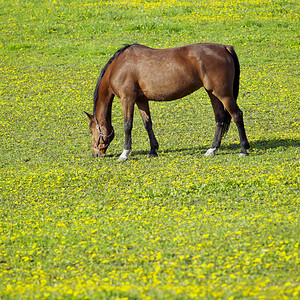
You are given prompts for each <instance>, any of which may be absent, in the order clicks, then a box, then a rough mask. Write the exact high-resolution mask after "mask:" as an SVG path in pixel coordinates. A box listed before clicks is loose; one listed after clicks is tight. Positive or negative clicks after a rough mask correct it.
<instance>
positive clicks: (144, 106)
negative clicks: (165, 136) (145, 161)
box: [136, 99, 159, 157]
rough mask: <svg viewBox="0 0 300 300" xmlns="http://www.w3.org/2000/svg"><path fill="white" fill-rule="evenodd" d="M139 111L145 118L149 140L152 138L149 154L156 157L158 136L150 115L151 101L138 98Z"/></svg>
mask: <svg viewBox="0 0 300 300" xmlns="http://www.w3.org/2000/svg"><path fill="white" fill-rule="evenodd" d="M136 104H137V106H138V108H139V112H140V114H141V117H142V119H143V123H144V127H145V129H146V131H147V133H148V136H149V140H150V152H149V154H148V156H149V157H156V156H157V152H156V150H158V147H159V145H158V142H157V140H156V137H155V135H154V132H153V129H152V120H151V115H150V109H149V102H148V100H140V99H139V100H138V101H137V102H136Z"/></svg>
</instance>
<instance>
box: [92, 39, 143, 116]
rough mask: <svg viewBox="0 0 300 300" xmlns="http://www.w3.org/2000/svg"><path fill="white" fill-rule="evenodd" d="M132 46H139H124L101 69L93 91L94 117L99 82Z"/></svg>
mask: <svg viewBox="0 0 300 300" xmlns="http://www.w3.org/2000/svg"><path fill="white" fill-rule="evenodd" d="M134 45H139V44H126V45H125V46H124V47H123V48H121V49H119V50H117V51H116V53H115V54H114V55H113V56H112V57H111V58H110V59H109V61H108V62H107V63H106V65H105V66H104V67H103V69H102V71H101V73H100V75H99V77H98V80H97V84H96V88H95V91H94V111H93V114H94V116H95V115H96V102H97V99H98V90H99V86H100V83H101V80H102V78H103V76H104V74H105V72H106V70H107V69H108V67H109V66H110V64H111V63H112V62H113V61H114V60H115V59H116V58H117V57H118V56H119V55H120V54H121V53H122V52H124V51H125V50H126V49H128V48H130V47H132V46H134Z"/></svg>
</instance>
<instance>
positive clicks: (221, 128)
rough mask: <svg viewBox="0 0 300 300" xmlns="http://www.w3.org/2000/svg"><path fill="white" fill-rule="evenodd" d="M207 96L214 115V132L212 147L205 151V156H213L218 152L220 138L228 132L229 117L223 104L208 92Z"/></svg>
mask: <svg viewBox="0 0 300 300" xmlns="http://www.w3.org/2000/svg"><path fill="white" fill-rule="evenodd" d="M208 95H209V97H210V100H211V104H212V107H213V110H214V114H215V121H216V130H215V135H214V140H213V143H212V146H211V148H210V149H208V150H207V151H206V153H205V154H204V155H205V156H211V155H215V154H216V151H218V150H219V148H220V146H221V140H222V137H223V135H224V134H225V133H226V132H227V131H228V129H229V125H230V121H231V116H230V114H229V113H228V111H227V110H225V109H224V105H223V103H222V102H221V101H220V100H219V99H218V98H217V97H216V96H214V95H213V94H212V93H211V92H208Z"/></svg>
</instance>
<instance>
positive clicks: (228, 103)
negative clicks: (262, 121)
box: [222, 97, 250, 156]
mask: <svg viewBox="0 0 300 300" xmlns="http://www.w3.org/2000/svg"><path fill="white" fill-rule="evenodd" d="M222 103H223V104H224V106H225V108H226V109H227V110H228V112H229V113H230V115H231V117H232V118H233V121H234V123H235V124H236V126H237V129H238V132H239V138H240V145H241V152H240V155H239V156H247V155H248V153H247V149H249V148H250V145H249V142H248V139H247V136H246V131H245V125H244V119H243V112H242V111H241V110H240V108H239V107H238V105H237V103H236V100H234V98H230V97H228V98H224V99H222Z"/></svg>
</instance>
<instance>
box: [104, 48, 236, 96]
mask: <svg viewBox="0 0 300 300" xmlns="http://www.w3.org/2000/svg"><path fill="white" fill-rule="evenodd" d="M232 73H234V67H233V60H232V58H231V55H230V53H229V51H228V50H227V49H226V46H224V45H219V44H193V45H188V46H183V47H177V48H170V49H153V48H149V47H146V46H142V45H133V46H132V47H130V48H128V49H126V51H124V53H122V54H121V55H120V56H119V57H118V58H117V59H116V61H115V62H114V63H112V65H111V70H110V72H109V76H110V77H109V82H110V85H111V88H112V90H113V92H114V93H115V94H116V95H117V96H118V97H121V96H122V95H124V94H126V95H127V94H130V95H131V97H135V98H146V99H148V100H157V101H168V100H174V99H178V98H182V97H185V96H187V95H189V94H191V93H192V92H194V91H195V90H197V89H199V88H200V87H202V86H204V87H205V88H206V89H207V90H213V89H217V88H219V85H220V86H223V87H224V85H228V87H230V86H231V87H232V85H233V79H232V81H231V82H229V83H228V78H231V77H232ZM231 89H232V88H231Z"/></svg>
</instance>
